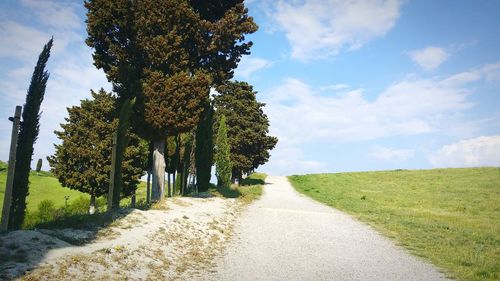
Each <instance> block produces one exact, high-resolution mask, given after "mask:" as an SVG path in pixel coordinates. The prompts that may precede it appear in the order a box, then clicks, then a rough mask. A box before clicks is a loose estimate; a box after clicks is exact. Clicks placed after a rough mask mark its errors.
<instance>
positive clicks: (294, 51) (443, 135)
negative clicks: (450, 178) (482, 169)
mask: <svg viewBox="0 0 500 281" xmlns="http://www.w3.org/2000/svg"><path fill="white" fill-rule="evenodd" d="M246 3H247V6H248V7H249V13H250V15H251V16H253V17H254V19H255V21H256V22H257V24H258V25H259V27H260V29H259V31H258V32H257V33H255V34H252V35H250V36H248V38H249V39H250V40H252V41H253V42H254V47H253V48H252V54H251V55H250V56H247V57H245V58H244V59H243V60H242V62H241V63H240V66H239V68H238V69H237V71H236V76H235V79H237V80H242V81H247V82H249V83H250V84H252V85H254V88H255V90H256V91H258V99H259V100H261V101H263V102H265V103H267V105H266V108H265V112H266V113H267V114H268V116H269V119H270V122H271V128H270V130H271V134H273V135H275V136H278V138H279V143H278V146H277V147H276V149H275V150H274V151H273V152H272V157H271V159H270V161H269V163H268V164H266V165H264V166H263V167H261V168H260V169H259V170H261V171H264V172H267V173H269V174H277V175H288V174H302V173H314V172H342V171H364V170H384V169H397V168H404V169H423V168H435V167H467V166H500V107H499V105H500V37H499V36H498V30H499V29H500V2H499V1H451V0H450V1H444V0H443V1H426V0H418V1H416V0H415V1H411V0H408V1H397V0H387V1H386V0H374V1H361V0H360V1H355V0H353V1H340V0H302V1H271V0H262V1H258V0H254V1H247V2H246ZM84 20H85V9H84V8H83V6H82V4H81V2H80V1H35V0H22V1H12V0H7V1H2V2H1V3H0V71H1V73H2V74H3V75H2V76H1V77H0V120H4V121H2V122H0V131H1V132H2V133H1V134H0V159H2V160H7V158H8V155H7V151H8V147H9V139H8V138H9V137H10V130H11V123H10V122H8V121H7V117H8V116H11V115H12V113H13V111H14V106H15V105H16V104H22V103H23V102H24V99H25V93H26V89H27V87H28V83H29V79H30V76H31V73H32V71H33V67H34V64H35V62H36V59H37V56H38V54H39V52H40V51H41V49H42V46H43V44H44V43H46V42H47V41H48V39H50V36H51V35H54V48H53V53H52V57H51V58H50V60H49V64H48V70H49V72H50V73H51V77H50V79H49V82H48V86H47V91H46V97H45V100H44V103H43V104H42V110H43V114H42V119H41V132H40V137H39V140H38V141H37V144H36V145H35V155H34V156H33V158H34V159H38V158H44V159H45V157H46V156H48V155H50V154H52V152H53V145H52V144H53V143H54V142H57V138H56V137H55V135H54V134H53V131H54V130H57V129H59V123H61V122H64V117H65V116H66V109H65V108H66V107H67V106H70V105H75V104H78V103H79V100H81V99H84V98H88V97H89V95H90V94H89V92H90V89H99V88H100V87H104V88H105V89H108V90H109V89H110V86H109V84H108V83H107V81H106V79H105V76H104V74H103V73H102V71H100V70H97V69H95V67H94V66H93V65H92V59H91V53H92V51H91V50H90V49H89V48H88V47H87V46H86V45H85V44H84V43H83V41H84V39H85V37H86V32H85V23H84Z"/></svg>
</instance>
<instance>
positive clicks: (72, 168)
mask: <svg viewBox="0 0 500 281" xmlns="http://www.w3.org/2000/svg"><path fill="white" fill-rule="evenodd" d="M91 94H92V97H93V98H94V99H93V100H82V101H81V105H80V106H73V107H71V108H68V113H69V117H68V118H66V121H67V123H66V124H61V127H62V128H63V131H56V132H55V133H56V135H57V136H58V138H59V139H61V140H62V143H61V144H59V145H55V148H56V151H55V154H54V155H53V156H50V157H48V158H47V159H48V161H49V164H50V166H51V171H52V173H53V174H54V175H55V176H56V177H57V178H58V179H59V181H60V182H61V184H62V185H63V186H66V187H69V188H71V189H75V190H78V191H81V192H85V193H88V194H90V195H94V196H96V197H99V196H101V195H104V194H107V191H108V187H109V175H110V171H111V150H112V141H113V140H112V138H113V137H112V136H113V134H114V132H115V131H116V128H117V123H118V122H117V121H118V120H116V119H115V118H114V104H115V101H116V100H115V98H114V97H113V96H112V95H111V94H109V93H106V92H105V91H104V90H102V89H101V90H100V91H99V92H98V93H95V92H93V91H91ZM128 138H129V143H128V146H127V147H126V149H125V152H124V158H123V162H122V169H123V189H122V193H123V194H124V195H130V194H132V193H133V191H134V190H135V189H136V187H137V184H138V182H139V179H140V177H141V176H142V175H143V171H144V167H143V164H144V163H145V158H146V157H147V154H146V153H147V150H146V149H145V147H144V145H140V139H139V138H138V137H137V136H136V135H134V134H129V135H128Z"/></svg>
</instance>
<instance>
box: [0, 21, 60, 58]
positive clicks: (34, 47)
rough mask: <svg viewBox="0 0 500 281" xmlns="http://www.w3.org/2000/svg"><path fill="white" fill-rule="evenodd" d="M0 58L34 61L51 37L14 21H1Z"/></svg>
mask: <svg viewBox="0 0 500 281" xmlns="http://www.w3.org/2000/svg"><path fill="white" fill-rule="evenodd" d="M0 38H1V44H0V57H10V58H16V59H20V60H23V61H32V60H34V58H35V56H36V55H37V54H39V53H40V51H41V48H42V47H43V45H44V44H45V43H47V41H49V39H50V35H49V34H47V33H45V32H42V31H39V30H36V29H34V28H31V27H27V26H24V25H22V24H20V23H17V22H14V21H0Z"/></svg>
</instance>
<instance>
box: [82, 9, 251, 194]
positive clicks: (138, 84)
mask: <svg viewBox="0 0 500 281" xmlns="http://www.w3.org/2000/svg"><path fill="white" fill-rule="evenodd" d="M85 7H86V8H87V9H88V13H87V31H88V35H89V36H88V38H87V40H86V43H87V45H89V46H90V47H92V48H94V50H95V52H94V56H93V58H94V64H95V65H96V67H98V68H102V69H103V70H104V72H105V73H106V75H107V78H108V80H109V81H110V82H112V84H113V87H114V90H115V92H116V93H117V94H118V96H119V98H120V100H123V99H130V98H132V97H136V98H137V104H136V106H135V108H134V111H135V112H134V113H135V114H134V116H136V118H134V119H133V120H131V121H132V123H133V124H134V128H135V130H136V131H137V132H140V134H141V135H142V136H143V137H145V138H147V139H148V140H151V141H152V142H153V144H154V150H153V154H154V156H153V187H152V197H153V198H152V199H153V200H155V201H156V200H159V199H160V197H161V192H163V190H164V182H165V181H164V175H165V167H166V164H165V161H164V159H165V157H164V150H165V149H164V148H165V139H166V137H167V135H177V134H179V133H184V132H190V131H192V129H193V128H195V127H196V126H197V124H198V121H199V116H200V114H201V112H202V111H203V108H204V106H205V104H206V103H207V102H208V96H209V88H210V86H214V85H217V84H220V83H222V81H226V80H228V79H230V78H232V76H233V70H234V69H235V68H236V66H237V64H238V62H239V60H240V58H241V56H242V55H245V54H249V49H250V47H251V45H252V43H251V42H247V41H246V40H245V35H246V34H248V33H253V32H255V31H256V30H257V25H256V24H255V23H254V22H253V18H252V17H249V16H248V10H247V9H246V8H245V5H244V3H243V0H231V1H227V0H217V1H198V0H196V1H186V0H138V1H128V0H127V1H109V0H87V1H85Z"/></svg>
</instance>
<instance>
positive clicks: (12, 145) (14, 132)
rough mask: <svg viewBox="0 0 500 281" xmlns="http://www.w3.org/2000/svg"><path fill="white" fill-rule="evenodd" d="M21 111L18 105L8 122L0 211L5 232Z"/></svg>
mask: <svg viewBox="0 0 500 281" xmlns="http://www.w3.org/2000/svg"><path fill="white" fill-rule="evenodd" d="M21 110H22V107H21V106H20V105H18V106H16V111H15V113H14V117H10V118H9V120H10V121H12V123H13V124H12V135H11V137H10V152H9V164H8V165H9V167H8V170H7V185H6V186H5V196H4V198H3V209H2V225H1V228H0V230H2V231H5V230H7V229H8V227H9V216H10V205H11V204H12V185H13V184H14V171H15V167H16V149H17V137H18V135H19V123H20V120H21Z"/></svg>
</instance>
